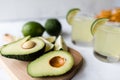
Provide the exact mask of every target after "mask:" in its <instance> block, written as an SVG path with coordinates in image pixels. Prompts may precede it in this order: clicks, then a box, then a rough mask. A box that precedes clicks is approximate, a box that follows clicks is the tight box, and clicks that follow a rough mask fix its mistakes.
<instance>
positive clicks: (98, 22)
mask: <svg viewBox="0 0 120 80" xmlns="http://www.w3.org/2000/svg"><path fill="white" fill-rule="evenodd" d="M107 21H108V19H107V18H98V19H96V20H95V21H94V22H93V23H92V25H91V34H92V35H94V33H95V32H96V29H97V28H99V27H100V26H101V25H104V24H105V23H106V22H107Z"/></svg>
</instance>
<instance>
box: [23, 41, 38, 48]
mask: <svg viewBox="0 0 120 80" xmlns="http://www.w3.org/2000/svg"><path fill="white" fill-rule="evenodd" d="M35 45H36V43H35V42H34V41H26V42H25V43H23V44H22V48H23V49H31V48H33V47H35Z"/></svg>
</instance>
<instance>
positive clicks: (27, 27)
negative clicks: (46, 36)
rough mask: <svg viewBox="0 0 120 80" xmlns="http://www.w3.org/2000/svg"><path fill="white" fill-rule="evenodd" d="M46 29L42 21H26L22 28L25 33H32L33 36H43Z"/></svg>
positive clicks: (25, 34) (26, 34)
mask: <svg viewBox="0 0 120 80" xmlns="http://www.w3.org/2000/svg"><path fill="white" fill-rule="evenodd" d="M44 31H45V29H44V27H43V26H42V25H41V24H40V23H38V22H35V21H30V22H27V23H25V24H24V25H23V28H22V33H23V35H24V36H28V35H30V36H31V37H35V36H41V35H42V34H43V32H44Z"/></svg>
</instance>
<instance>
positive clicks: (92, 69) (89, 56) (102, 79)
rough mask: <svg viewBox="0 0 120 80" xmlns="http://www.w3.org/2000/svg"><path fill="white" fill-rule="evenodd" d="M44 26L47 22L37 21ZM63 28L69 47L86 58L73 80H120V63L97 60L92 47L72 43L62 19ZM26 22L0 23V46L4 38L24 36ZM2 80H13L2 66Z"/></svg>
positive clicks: (0, 74) (0, 70) (68, 28)
mask: <svg viewBox="0 0 120 80" xmlns="http://www.w3.org/2000/svg"><path fill="white" fill-rule="evenodd" d="M37 21H39V22H40V23H42V24H43V25H44V22H45V21H41V20H37ZM60 21H61V22H62V26H63V37H64V38H65V41H66V43H67V45H69V46H70V47H72V48H74V49H76V50H77V51H78V52H80V53H81V55H82V56H83V57H84V64H83V66H82V68H81V70H80V71H79V72H78V73H77V74H76V75H75V76H74V78H73V79H72V80H120V62H118V63H105V62H101V61H99V60H98V59H96V58H95V57H94V55H93V48H92V47H81V46H76V45H73V44H72V43H71V38H70V32H71V26H69V25H68V24H67V23H66V21H65V20H64V19H60ZM25 22H26V21H16V22H0V46H1V45H3V44H4V42H3V39H2V36H3V34H4V33H10V34H12V35H14V36H22V34H21V28H22V25H23V24H24V23H25ZM0 80H12V79H11V77H10V76H9V74H8V73H7V71H6V70H5V69H4V68H3V67H2V66H0Z"/></svg>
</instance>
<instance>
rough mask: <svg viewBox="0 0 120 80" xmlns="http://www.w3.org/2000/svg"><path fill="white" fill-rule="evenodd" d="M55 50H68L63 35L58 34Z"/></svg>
mask: <svg viewBox="0 0 120 80" xmlns="http://www.w3.org/2000/svg"><path fill="white" fill-rule="evenodd" d="M54 50H65V51H68V47H67V45H66V43H65V41H64V39H63V37H62V36H61V35H59V36H58V38H57V39H56V41H55V48H54Z"/></svg>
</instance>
